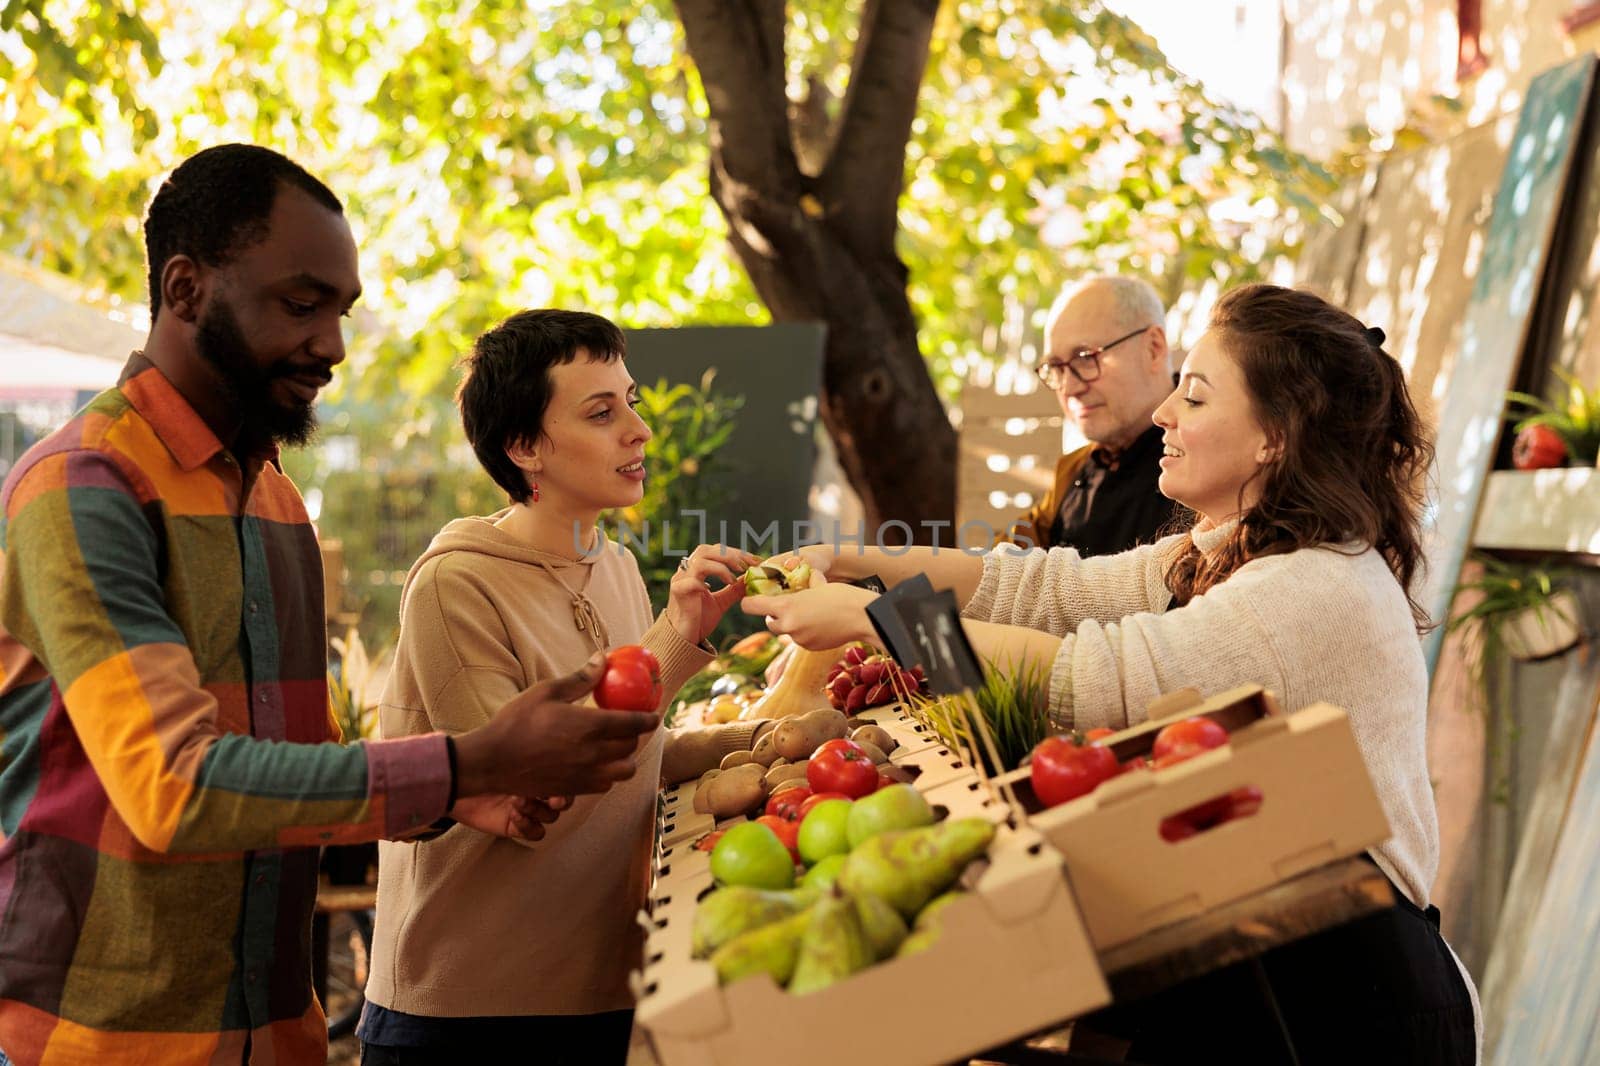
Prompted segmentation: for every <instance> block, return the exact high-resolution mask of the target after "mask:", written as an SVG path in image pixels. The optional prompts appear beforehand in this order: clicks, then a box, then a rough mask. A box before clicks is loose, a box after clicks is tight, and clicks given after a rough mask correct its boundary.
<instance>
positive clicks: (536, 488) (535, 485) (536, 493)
mask: <svg viewBox="0 0 1600 1066" xmlns="http://www.w3.org/2000/svg"><path fill="white" fill-rule="evenodd" d="M533 502H534V503H538V502H539V483H538V482H537V481H535V482H534V483H533Z"/></svg>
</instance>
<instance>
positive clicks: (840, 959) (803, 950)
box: [789, 893, 877, 996]
mask: <svg viewBox="0 0 1600 1066" xmlns="http://www.w3.org/2000/svg"><path fill="white" fill-rule="evenodd" d="M806 914H807V918H808V922H807V924H806V931H805V935H804V936H803V937H801V939H800V958H799V960H798V961H797V962H796V963H795V967H794V978H793V979H792V980H791V981H790V982H789V991H790V992H793V993H794V994H795V995H797V996H803V995H805V994H806V993H807V992H819V991H821V990H822V989H824V988H827V987H828V986H829V985H831V984H833V983H834V982H835V981H841V980H843V979H844V978H846V977H849V976H850V975H851V974H853V973H855V972H856V971H858V970H865V969H866V968H867V967H868V966H871V965H872V964H873V963H874V962H876V961H877V956H876V955H875V954H874V953H873V950H872V945H871V944H869V943H868V942H867V934H866V933H865V931H863V930H862V928H861V919H860V918H859V917H857V916H856V908H855V904H854V903H853V902H852V901H851V900H850V899H849V897H847V896H842V895H838V894H836V893H835V894H831V895H827V896H823V897H822V899H820V900H818V901H817V905H816V906H814V907H812V908H811V909H810V910H809V911H807V912H806Z"/></svg>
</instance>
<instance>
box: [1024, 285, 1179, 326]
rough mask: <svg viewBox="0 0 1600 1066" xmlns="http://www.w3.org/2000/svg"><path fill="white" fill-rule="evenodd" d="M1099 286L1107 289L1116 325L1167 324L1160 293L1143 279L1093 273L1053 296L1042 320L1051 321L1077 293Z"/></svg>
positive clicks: (1165, 311) (1058, 315)
mask: <svg viewBox="0 0 1600 1066" xmlns="http://www.w3.org/2000/svg"><path fill="white" fill-rule="evenodd" d="M1099 288H1104V289H1107V290H1109V291H1110V293H1111V297H1112V307H1113V308H1114V309H1115V311H1114V313H1115V314H1116V317H1117V321H1118V324H1119V327H1120V328H1122V329H1138V328H1139V327H1140V326H1165V325H1166V324H1167V310H1166V308H1165V307H1163V306H1162V304H1161V294H1160V293H1158V292H1156V290H1155V286H1153V285H1151V284H1150V283H1149V282H1148V281H1145V280H1144V279H1143V278H1129V277H1123V276H1122V275H1119V274H1094V275H1091V276H1089V277H1086V278H1080V279H1079V280H1077V281H1075V282H1073V283H1072V284H1070V285H1068V286H1066V287H1065V288H1063V289H1062V290H1061V294H1060V295H1059V296H1057V297H1056V302H1055V303H1053V304H1051V305H1050V316H1049V318H1047V319H1046V320H1045V321H1046V322H1049V323H1053V322H1054V321H1055V320H1056V319H1057V318H1059V317H1060V316H1061V312H1062V311H1063V310H1065V309H1066V306H1067V304H1068V303H1070V302H1071V301H1072V300H1073V299H1074V298H1075V297H1077V296H1078V295H1079V294H1080V293H1083V292H1087V291H1088V290H1090V289H1099Z"/></svg>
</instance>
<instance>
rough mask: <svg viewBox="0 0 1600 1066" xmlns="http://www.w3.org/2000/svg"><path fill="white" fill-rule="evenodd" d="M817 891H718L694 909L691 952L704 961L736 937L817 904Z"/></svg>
mask: <svg viewBox="0 0 1600 1066" xmlns="http://www.w3.org/2000/svg"><path fill="white" fill-rule="evenodd" d="M816 898H817V895H816V893H815V892H799V891H794V892H773V891H769V890H766V889H760V888H751V887H749V886H747V885H729V886H727V887H726V888H719V889H717V890H716V891H715V892H713V893H711V895H709V896H707V897H706V898H705V899H703V900H701V901H700V906H698V907H696V908H695V912H694V929H693V930H692V932H691V933H690V937H689V950H690V952H691V954H693V955H694V957H695V958H697V959H703V958H706V957H707V956H709V955H710V954H711V953H712V952H713V951H716V950H717V949H718V948H720V947H721V946H722V945H724V944H726V943H728V942H729V941H730V940H733V939H734V938H735V937H738V936H741V935H743V934H744V933H748V932H749V931H750V930H752V929H759V928H761V927H762V926H764V925H770V924H771V923H773V922H776V921H778V920H780V919H782V918H787V917H789V916H790V915H791V914H798V913H799V912H800V911H802V910H804V909H805V908H806V907H809V906H810V905H811V904H812V903H814V902H816Z"/></svg>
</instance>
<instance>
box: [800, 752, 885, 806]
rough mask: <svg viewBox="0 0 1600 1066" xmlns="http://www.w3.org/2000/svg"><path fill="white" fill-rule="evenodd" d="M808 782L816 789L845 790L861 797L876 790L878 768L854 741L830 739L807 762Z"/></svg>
mask: <svg viewBox="0 0 1600 1066" xmlns="http://www.w3.org/2000/svg"><path fill="white" fill-rule="evenodd" d="M830 745H831V746H830ZM806 784H808V785H810V786H811V790H812V791H813V792H843V793H844V794H845V795H846V796H848V797H850V798H851V799H860V798H861V797H862V796H865V795H867V794H868V793H870V792H876V791H877V789H878V768H877V767H876V766H874V765H873V763H872V757H871V756H870V755H868V754H867V753H866V752H865V751H863V750H862V749H861V745H860V744H857V743H856V742H855V741H853V740H830V741H828V743H827V744H824V745H823V746H822V747H820V748H818V749H817V750H816V751H815V752H814V753H813V754H812V756H811V761H810V762H809V763H807V764H806Z"/></svg>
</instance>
